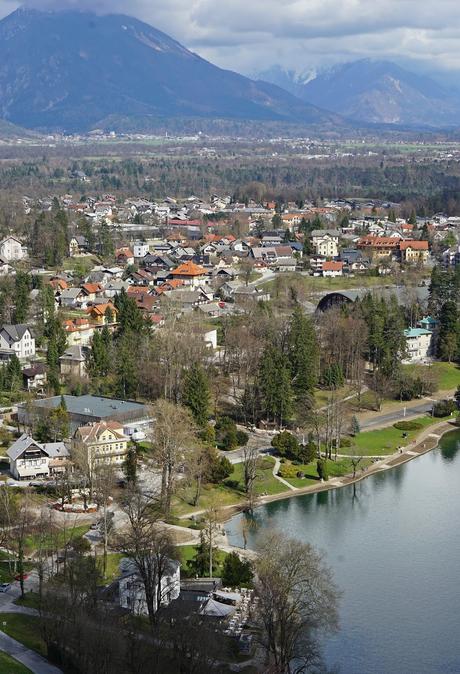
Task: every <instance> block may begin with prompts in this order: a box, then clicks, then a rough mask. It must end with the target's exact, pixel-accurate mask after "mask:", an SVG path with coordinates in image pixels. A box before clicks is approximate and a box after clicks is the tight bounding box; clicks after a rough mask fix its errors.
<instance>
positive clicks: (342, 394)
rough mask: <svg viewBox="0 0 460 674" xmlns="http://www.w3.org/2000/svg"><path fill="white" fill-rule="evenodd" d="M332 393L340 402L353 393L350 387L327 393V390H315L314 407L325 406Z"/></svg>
mask: <svg viewBox="0 0 460 674" xmlns="http://www.w3.org/2000/svg"><path fill="white" fill-rule="evenodd" d="M333 393H334V394H335V395H336V397H337V398H338V399H339V400H341V399H343V398H346V397H347V396H349V395H351V394H352V393H353V391H352V388H351V387H350V386H342V387H341V388H338V389H337V390H336V391H329V390H327V389H316V390H315V392H314V396H315V402H316V407H324V406H326V405H327V403H328V402H329V399H330V397H331V396H332V394H333Z"/></svg>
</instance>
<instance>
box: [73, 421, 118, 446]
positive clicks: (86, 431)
mask: <svg viewBox="0 0 460 674" xmlns="http://www.w3.org/2000/svg"><path fill="white" fill-rule="evenodd" d="M106 430H109V431H112V433H113V434H114V435H115V436H116V437H117V438H119V439H120V440H127V437H126V436H125V435H124V434H123V426H122V425H121V424H119V423H118V422H117V421H97V422H95V423H93V424H88V425H87V426H80V427H79V428H77V430H76V432H75V435H79V436H80V437H81V439H82V440H83V442H94V441H96V440H98V439H99V436H100V435H101V434H102V433H103V432H104V431H106Z"/></svg>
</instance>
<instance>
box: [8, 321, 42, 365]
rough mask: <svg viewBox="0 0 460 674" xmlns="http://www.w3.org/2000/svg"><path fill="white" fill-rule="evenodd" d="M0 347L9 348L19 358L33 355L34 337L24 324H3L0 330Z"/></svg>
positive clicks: (24, 358) (23, 358)
mask: <svg viewBox="0 0 460 674" xmlns="http://www.w3.org/2000/svg"><path fill="white" fill-rule="evenodd" d="M0 349H11V350H12V351H14V353H15V354H16V356H17V357H18V358H19V359H20V360H26V359H28V358H33V357H34V356H35V339H34V337H33V335H32V332H31V330H30V328H28V327H27V326H26V325H4V326H3V327H2V329H1V330H0Z"/></svg>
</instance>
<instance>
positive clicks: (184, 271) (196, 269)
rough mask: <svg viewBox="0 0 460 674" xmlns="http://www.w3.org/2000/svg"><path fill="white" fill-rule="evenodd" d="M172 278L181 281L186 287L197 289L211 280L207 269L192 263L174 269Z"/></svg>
mask: <svg viewBox="0 0 460 674" xmlns="http://www.w3.org/2000/svg"><path fill="white" fill-rule="evenodd" d="M170 276H172V278H174V279H180V280H181V281H183V282H184V285H187V286H193V287H195V288H196V287H197V286H200V285H203V284H204V283H207V282H208V280H209V278H208V272H207V271H206V269H205V268H204V267H202V266H201V265H198V264H195V263H194V262H191V261H189V262H184V263H182V264H180V265H179V266H178V267H177V268H176V269H173V271H172V272H171V274H170Z"/></svg>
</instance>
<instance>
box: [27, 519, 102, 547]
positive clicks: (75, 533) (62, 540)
mask: <svg viewBox="0 0 460 674" xmlns="http://www.w3.org/2000/svg"><path fill="white" fill-rule="evenodd" d="M89 529H90V525H89V524H80V525H79V526H75V527H72V526H69V527H68V528H67V529H66V531H63V530H61V531H59V532H57V533H56V535H54V536H53V535H49V536H46V537H45V539H44V541H42V539H41V536H40V534H33V535H32V536H28V537H27V538H26V541H25V548H26V550H27V552H28V553H30V552H32V551H34V550H36V549H37V548H38V546H39V545H43V546H44V547H49V548H53V547H56V546H57V547H58V548H63V547H64V546H65V545H66V544H67V543H69V542H70V541H71V540H75V539H76V538H80V537H81V536H83V535H84V534H86V533H87V532H88V531H89Z"/></svg>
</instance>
